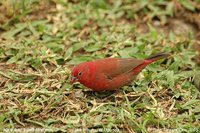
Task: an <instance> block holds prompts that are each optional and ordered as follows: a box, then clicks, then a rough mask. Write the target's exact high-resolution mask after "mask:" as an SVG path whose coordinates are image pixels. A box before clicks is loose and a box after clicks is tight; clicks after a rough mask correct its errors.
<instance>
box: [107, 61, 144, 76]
mask: <svg viewBox="0 0 200 133" xmlns="http://www.w3.org/2000/svg"><path fill="white" fill-rule="evenodd" d="M143 62H144V60H138V59H135V58H123V59H120V58H117V67H116V70H112V71H111V73H110V74H109V75H108V76H109V77H112V78H114V77H116V76H117V75H120V74H122V73H126V72H129V71H131V70H133V69H134V68H135V67H137V66H138V65H141V64H142V63H143Z"/></svg>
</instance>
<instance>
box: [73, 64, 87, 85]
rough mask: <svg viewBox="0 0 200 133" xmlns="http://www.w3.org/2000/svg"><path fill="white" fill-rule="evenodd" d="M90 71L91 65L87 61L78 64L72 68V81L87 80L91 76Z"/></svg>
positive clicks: (81, 81)
mask: <svg viewBox="0 0 200 133" xmlns="http://www.w3.org/2000/svg"><path fill="white" fill-rule="evenodd" d="M89 72H90V71H89V65H88V64H87V63H82V64H79V65H77V66H76V67H74V68H73V70H72V73H71V79H70V83H72V84H73V83H75V82H80V83H83V82H85V80H86V79H87V78H88V77H89Z"/></svg>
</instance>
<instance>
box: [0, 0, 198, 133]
mask: <svg viewBox="0 0 200 133" xmlns="http://www.w3.org/2000/svg"><path fill="white" fill-rule="evenodd" d="M199 6H200V1H199V0H195V1H192V2H191V1H189V0H185V1H183V0H177V1H172V2H168V1H164V0H156V1H146V0H141V1H130V0H125V1H122V0H117V1H112V0H110V1H106V0H86V1H81V2H79V1H77V0H71V1H68V2H67V1H64V0H57V1H56V0H45V1H39V0H21V1H18V0H4V1H1V2H0V11H1V12H2V13H1V14H0V18H1V20H0V24H1V25H0V131H4V132H5V131H6V129H7V130H13V131H16V129H21V130H22V129H24V130H28V129H30V128H32V127H34V128H35V129H36V128H37V129H38V130H39V129H41V130H44V129H45V130H46V131H49V132H50V131H63V132H66V131H68V132H74V131H76V132H87V131H92V132H97V131H102V132H106V131H107V132H113V131H115V132H153V131H154V132H159V131H163V132H164V131H165V132H172V131H177V132H181V131H182V132H198V131H200V124H199V123H200V99H199V98H200V92H199V90H198V89H199V87H200V86H199V82H198V81H199V80H198V79H199V76H198V74H199V73H200V71H199V70H200V67H199V65H198V64H197V63H196V62H195V60H194V57H195V56H196V57H197V58H199V55H198V52H197V51H195V49H193V45H195V44H197V43H198V41H199V39H198V37H197V36H196V35H197V34H198V33H199V30H197V29H198V21H197V20H194V21H192V20H191V19H189V18H187V17H186V18H185V17H184V18H183V17H180V18H179V15H178V14H179V12H178V11H179V10H181V11H184V14H189V15H195V14H196V13H198V12H199ZM186 16H187V15H186ZM196 19H198V18H196ZM177 21H178V22H179V23H178V24H177V25H176V24H175V22H177ZM191 23H192V25H191ZM185 25H186V26H185ZM184 27H186V28H184ZM194 27H195V28H194ZM199 28H200V27H199ZM160 51H165V52H168V53H170V54H171V57H170V58H169V59H167V60H162V61H158V62H156V63H154V64H151V65H149V66H148V67H147V68H146V69H144V70H143V71H142V72H141V73H140V74H139V75H138V77H137V79H136V80H135V81H134V82H133V83H132V84H131V85H129V86H125V87H123V88H122V89H120V90H119V91H115V92H99V93H97V92H93V91H91V90H89V89H87V88H85V87H84V86H82V85H80V84H75V85H73V86H72V85H71V84H69V77H70V70H71V68H72V67H73V66H74V65H76V64H78V63H80V62H84V61H90V60H94V59H98V58H105V57H121V58H127V57H135V58H140V59H143V58H146V57H148V56H149V55H151V54H153V53H157V52H160Z"/></svg>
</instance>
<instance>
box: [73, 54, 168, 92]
mask: <svg viewBox="0 0 200 133" xmlns="http://www.w3.org/2000/svg"><path fill="white" fill-rule="evenodd" d="M168 56H169V54H166V53H158V54H155V55H152V56H150V57H149V58H147V59H145V60H139V59H135V58H105V59H99V60H95V61H90V62H84V63H81V64H79V65H77V66H76V67H74V68H73V70H72V77H71V81H70V82H71V83H74V82H80V83H81V84H83V85H84V86H86V87H88V88H91V89H92V90H94V91H103V90H116V89H118V88H120V87H122V86H124V85H127V84H129V83H130V82H132V81H133V80H134V78H135V77H136V75H137V74H138V73H139V72H140V71H141V70H142V69H144V68H145V67H146V66H147V65H149V64H151V63H152V62H154V61H157V60H160V59H163V58H167V57H168Z"/></svg>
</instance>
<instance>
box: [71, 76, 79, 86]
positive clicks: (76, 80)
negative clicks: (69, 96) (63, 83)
mask: <svg viewBox="0 0 200 133" xmlns="http://www.w3.org/2000/svg"><path fill="white" fill-rule="evenodd" d="M75 82H78V78H77V77H73V76H72V77H71V79H70V83H71V84H73V83H75Z"/></svg>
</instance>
